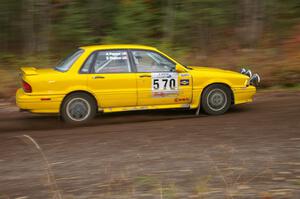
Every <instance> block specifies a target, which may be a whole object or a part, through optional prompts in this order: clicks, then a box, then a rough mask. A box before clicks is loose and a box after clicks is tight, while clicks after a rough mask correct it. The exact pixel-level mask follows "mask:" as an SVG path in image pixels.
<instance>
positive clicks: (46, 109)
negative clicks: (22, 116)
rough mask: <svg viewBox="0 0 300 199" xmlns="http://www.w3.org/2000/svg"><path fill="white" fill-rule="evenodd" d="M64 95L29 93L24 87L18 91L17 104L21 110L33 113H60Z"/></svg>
mask: <svg viewBox="0 0 300 199" xmlns="http://www.w3.org/2000/svg"><path fill="white" fill-rule="evenodd" d="M62 100H63V96H59V95H28V94H26V93H25V92H24V91H23V89H18V91H17V93H16V104H17V106H18V107H19V108H20V110H23V111H24V110H26V111H30V112H32V113H59V109H60V104H61V102H62Z"/></svg>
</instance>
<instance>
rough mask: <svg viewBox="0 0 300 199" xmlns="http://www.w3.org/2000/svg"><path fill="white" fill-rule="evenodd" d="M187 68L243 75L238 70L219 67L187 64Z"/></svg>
mask: <svg viewBox="0 0 300 199" xmlns="http://www.w3.org/2000/svg"><path fill="white" fill-rule="evenodd" d="M188 68H191V69H192V70H194V71H199V72H207V73H210V72H211V73H224V74H228V75H238V76H245V75H243V74H241V73H239V72H235V71H230V70H224V69H219V68H210V67H203V66H188Z"/></svg>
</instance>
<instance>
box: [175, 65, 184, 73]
mask: <svg viewBox="0 0 300 199" xmlns="http://www.w3.org/2000/svg"><path fill="white" fill-rule="evenodd" d="M176 72H177V73H184V72H186V70H185V69H184V68H183V67H182V66H180V65H176Z"/></svg>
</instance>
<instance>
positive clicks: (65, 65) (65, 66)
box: [55, 49, 84, 72]
mask: <svg viewBox="0 0 300 199" xmlns="http://www.w3.org/2000/svg"><path fill="white" fill-rule="evenodd" d="M83 52H84V51H83V50H82V49H78V50H76V51H75V52H73V53H71V54H69V55H68V56H67V57H66V58H65V59H63V60H62V61H61V62H60V63H59V64H58V65H57V66H55V69H56V70H58V71H61V72H66V71H68V70H69V69H70V68H71V66H72V65H73V64H74V62H75V61H76V60H77V59H78V58H79V57H80V56H81V55H82V53H83Z"/></svg>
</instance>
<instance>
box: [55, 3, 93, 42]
mask: <svg viewBox="0 0 300 199" xmlns="http://www.w3.org/2000/svg"><path fill="white" fill-rule="evenodd" d="M87 22H88V15H87V9H86V8H85V1H79V0H77V1H70V3H69V4H68V5H66V6H65V7H64V9H62V10H61V13H60V16H59V17H58V18H57V20H56V23H55V24H54V33H55V36H56V37H57V39H58V40H59V41H60V42H62V43H66V44H68V45H70V44H72V45H74V44H75V45H84V44H89V43H92V42H93V41H94V40H95V37H94V36H93V35H92V34H91V32H92V30H91V29H90V27H89V26H88V24H87Z"/></svg>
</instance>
